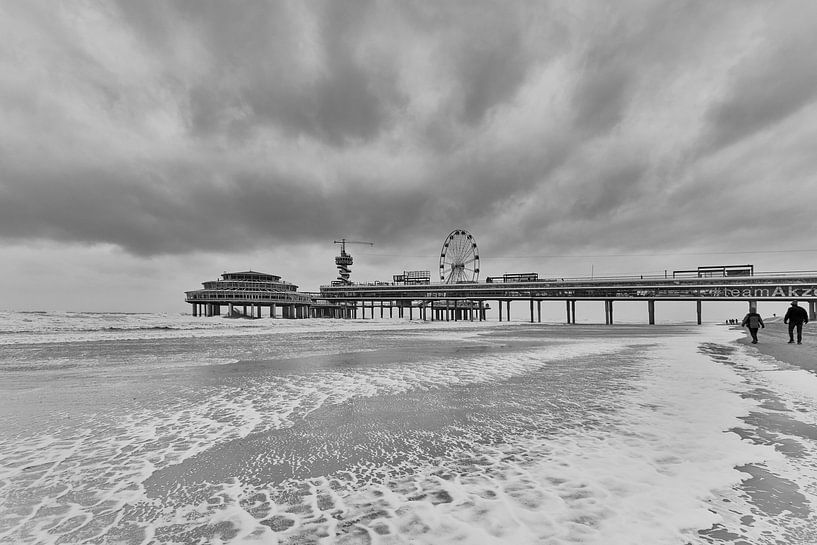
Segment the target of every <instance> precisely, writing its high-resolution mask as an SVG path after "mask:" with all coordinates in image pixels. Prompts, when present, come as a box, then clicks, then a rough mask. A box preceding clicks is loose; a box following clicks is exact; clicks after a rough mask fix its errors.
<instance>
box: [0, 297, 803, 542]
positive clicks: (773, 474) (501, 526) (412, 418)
mask: <svg viewBox="0 0 817 545" xmlns="http://www.w3.org/2000/svg"><path fill="white" fill-rule="evenodd" d="M743 336H744V335H743V333H741V332H740V331H736V330H734V329H730V328H729V327H728V326H724V325H703V326H696V325H677V326H671V325H658V326H644V325H626V324H624V325H613V326H604V325H586V324H585V325H564V324H530V323H525V322H517V323H515V322H511V323H507V322H502V323H497V322H421V321H408V320H390V319H389V320H333V319H325V320H285V319H267V318H264V319H255V320H252V319H230V318H226V317H212V318H202V317H198V318H195V317H192V316H187V315H181V314H178V315H175V314H112V313H82V312H35V313H22V312H3V313H0V543H2V544H61V543H71V544H74V543H77V544H79V543H82V544H86V543H87V544H132V545H137V544H144V545H147V544H211V543H219V544H221V543H229V544H239V543H240V544H252V543H264V544H267V543H269V544H440V545H447V544H514V545H516V544H547V545H562V544H579V543H581V544H604V545H618V544H643V545H661V544H679V545H687V544H732V545H761V544H775V545H782V544H786V545H799V544H802V545H806V544H811V545H813V544H815V543H817V376H815V375H814V374H811V373H810V372H808V371H806V370H803V369H800V368H797V367H794V366H791V365H788V364H786V363H783V362H779V361H777V360H774V359H773V358H770V357H767V356H762V355H759V354H758V352H757V351H756V350H754V349H753V348H752V347H751V345H746V344H745V342H738V340H739V339H741V338H742V337H743Z"/></svg>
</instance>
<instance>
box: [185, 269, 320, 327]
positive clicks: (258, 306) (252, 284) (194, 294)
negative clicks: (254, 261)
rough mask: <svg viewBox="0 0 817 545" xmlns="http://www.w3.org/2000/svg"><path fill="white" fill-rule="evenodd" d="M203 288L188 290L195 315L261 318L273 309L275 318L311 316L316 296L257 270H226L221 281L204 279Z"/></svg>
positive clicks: (277, 277)
mask: <svg viewBox="0 0 817 545" xmlns="http://www.w3.org/2000/svg"><path fill="white" fill-rule="evenodd" d="M202 285H203V286H204V288H203V289H200V290H194V291H188V292H185V301H186V302H187V303H190V304H191V305H192V306H193V316H220V315H221V313H222V310H226V312H227V315H228V316H231V317H247V318H260V317H261V314H262V309H269V315H270V317H271V318H277V317H278V316H279V314H278V312H279V310H280V317H282V318H308V317H309V316H310V309H311V307H312V304H313V297H312V296H310V295H309V294H305V293H300V292H298V286H296V285H295V284H290V283H289V282H285V281H283V280H281V277H280V276H276V275H274V274H267V273H262V272H256V271H243V272H231V273H228V272H225V273H224V274H222V275H221V279H220V280H212V281H208V282H203V283H202Z"/></svg>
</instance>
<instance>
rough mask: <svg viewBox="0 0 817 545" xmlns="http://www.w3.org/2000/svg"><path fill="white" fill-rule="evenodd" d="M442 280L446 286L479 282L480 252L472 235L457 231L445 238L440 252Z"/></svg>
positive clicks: (460, 230) (461, 230)
mask: <svg viewBox="0 0 817 545" xmlns="http://www.w3.org/2000/svg"><path fill="white" fill-rule="evenodd" d="M440 280H442V281H443V282H445V283H446V284H456V283H459V282H476V281H478V280H479V252H478V251H477V243H476V241H475V240H474V237H472V236H471V233H469V232H468V231H465V230H463V229H455V230H453V231H451V233H450V234H449V235H448V236H447V237H446V238H445V242H443V249H442V251H441V252H440Z"/></svg>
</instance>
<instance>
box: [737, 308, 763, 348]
mask: <svg viewBox="0 0 817 545" xmlns="http://www.w3.org/2000/svg"><path fill="white" fill-rule="evenodd" d="M740 325H741V327H747V326H748V327H749V334H750V335H752V344H757V330H758V329H759V328H761V327H763V328H765V327H766V325H765V324H764V323H763V318H761V317H760V314H758V313H757V312H755V311H754V310H750V311H749V314H747V315H746V316H744V317H743V321H742V322H741V324H740Z"/></svg>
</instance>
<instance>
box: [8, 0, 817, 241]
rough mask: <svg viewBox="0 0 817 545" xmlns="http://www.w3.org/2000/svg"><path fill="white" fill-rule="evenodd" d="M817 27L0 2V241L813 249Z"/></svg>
mask: <svg viewBox="0 0 817 545" xmlns="http://www.w3.org/2000/svg"><path fill="white" fill-rule="evenodd" d="M814 20H817V7H815V4H814V3H813V2H808V1H802V2H775V3H770V2H769V3H766V2H764V3H760V2H737V1H736V2H718V3H704V2H680V3H679V2H648V1H631V2H630V1H625V2H615V3H607V4H599V3H596V2H590V3H584V2H559V1H554V2H539V1H535V2H534V1H531V2H511V3H508V2H487V1H476V2H473V1H468V2H425V1H415V2H411V1H400V2H380V1H364V0H354V1H344V2H336V1H324V2H317V1H316V2H284V1H281V2H242V3H240V4H236V3H224V2H217V1H209V2H201V1H195V2H194V1H174V2H158V1H157V2H152V1H149V2H132V1H129V0H121V1H120V2H106V3H89V2H79V1H76V2H74V1H66V2H60V3H59V4H54V3H53V2H46V1H38V0H25V1H23V0H20V1H11V2H4V3H3V4H2V5H1V6H0V34H2V35H3V36H4V41H5V42H6V44H5V46H4V47H3V48H2V49H0V104H1V105H2V108H0V240H3V241H5V242H6V243H7V244H21V243H26V241H56V242H59V243H66V244H78V245H87V246H93V245H98V244H109V245H113V246H115V247H118V248H121V249H122V250H123V251H124V252H126V253H129V254H131V255H135V256H144V257H150V256H161V255H169V254H184V253H195V252H224V253H235V252H241V251H247V250H252V249H257V248H260V247H264V246H267V245H270V244H275V243H283V242H286V243H287V244H293V243H304V244H312V243H325V242H326V241H329V240H331V239H333V238H336V237H338V236H339V235H341V234H351V233H354V234H357V235H358V236H360V237H366V238H376V239H377V240H378V243H379V246H385V247H389V246H394V247H397V246H400V245H403V246H405V245H414V247H420V246H423V244H420V243H418V242H417V241H418V240H424V241H426V242H425V243H427V242H428V241H433V242H434V244H436V243H437V241H441V240H442V238H443V236H444V235H445V233H447V232H448V231H449V230H450V229H452V228H455V227H465V228H468V229H470V230H471V231H472V232H473V233H474V234H475V235H476V236H477V238H478V239H479V240H480V241H481V243H482V244H484V246H485V247H487V248H490V249H491V250H492V251H493V252H495V253H497V254H501V253H502V252H505V253H507V254H508V255H519V254H525V253H532V254H536V253H540V254H541V253H564V252H568V251H570V252H578V253H582V252H585V253H587V252H595V251H599V250H600V249H604V250H605V251H610V252H623V251H636V250H637V251H649V250H651V249H652V250H655V251H658V250H660V251H672V250H674V249H678V250H679V251H680V250H681V249H689V248H701V249H707V250H718V249H722V250H728V249H733V248H736V247H742V248H745V247H747V245H751V246H752V247H756V248H770V247H775V246H776V244H777V243H778V241H780V240H781V239H787V240H788V243H787V246H789V247H798V246H800V247H810V246H809V244H810V242H808V240H809V238H808V237H807V236H806V233H807V232H808V231H809V230H811V229H813V228H814V227H815V224H814V220H813V219H812V218H813V214H810V213H808V212H807V209H806V208H805V207H803V204H802V203H803V202H804V200H814V197H815V196H817V180H816V179H815V172H817V156H815V155H814V154H813V150H812V149H811V147H812V146H810V145H808V144H807V143H808V142H814V141H817V140H816V139H815V136H817V135H815V134H814V133H815V127H816V126H817V106H816V105H815V101H817V68H816V67H817V64H815V63H814V62H813V52H814V51H815V50H817V38H815V36H817V34H815V33H814V32H813V28H812V26H813V25H812V24H811V23H812V22H813V21H814ZM747 213H750V214H753V215H755V214H756V215H760V216H761V217H775V216H785V217H787V218H789V219H788V220H787V221H786V222H777V221H774V222H749V223H747V222H746V221H745V217H746V215H747ZM792 226H794V227H795V228H794V229H792ZM793 232H794V233H801V234H800V235H795V236H794V238H792V233H793ZM713 233H717V237H713V236H712V234H713ZM236 241H241V243H240V244H236ZM425 243H424V244H425Z"/></svg>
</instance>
